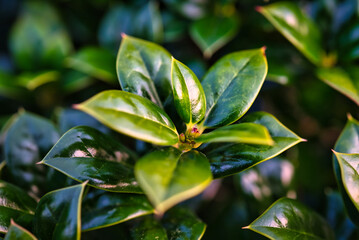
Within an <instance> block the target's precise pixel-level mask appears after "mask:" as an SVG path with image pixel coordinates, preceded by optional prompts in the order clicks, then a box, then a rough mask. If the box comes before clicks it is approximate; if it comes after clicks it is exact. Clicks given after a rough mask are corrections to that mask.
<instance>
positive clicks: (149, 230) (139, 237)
mask: <svg viewBox="0 0 359 240" xmlns="http://www.w3.org/2000/svg"><path fill="white" fill-rule="evenodd" d="M131 236H132V239H133V240H152V239H160V240H167V239H168V238H167V234H166V230H165V229H164V228H163V227H162V226H161V224H160V223H159V222H158V221H157V220H155V219H153V218H145V219H143V220H142V221H141V222H139V223H138V224H136V225H135V226H134V227H133V228H132V229H131Z"/></svg>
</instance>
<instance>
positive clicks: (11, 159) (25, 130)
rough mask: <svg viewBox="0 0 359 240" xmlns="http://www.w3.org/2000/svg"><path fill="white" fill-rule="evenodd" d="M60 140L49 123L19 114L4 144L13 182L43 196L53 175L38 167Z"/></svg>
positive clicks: (55, 130) (32, 116)
mask: <svg viewBox="0 0 359 240" xmlns="http://www.w3.org/2000/svg"><path fill="white" fill-rule="evenodd" d="M58 139H59V134H58V131H57V129H56V128H55V126H54V125H53V124H52V123H51V122H50V121H48V120H47V119H44V118H42V117H39V116H37V115H34V114H31V113H27V112H23V111H22V112H20V113H19V114H18V116H17V117H16V118H15V119H14V120H13V121H12V123H11V125H10V127H9V129H8V131H7V133H6V136H5V141H4V157H5V161H6V163H7V168H8V170H9V172H10V175H11V179H12V182H14V183H16V185H19V186H21V187H22V188H24V189H26V190H31V191H33V192H34V193H35V194H38V195H41V194H40V192H41V191H43V190H44V189H47V183H46V177H47V176H48V175H49V174H51V173H49V172H48V171H47V169H46V168H45V167H44V166H39V165H36V163H37V162H39V161H40V160H41V159H42V157H43V156H45V154H46V153H47V152H48V151H49V150H50V148H51V147H52V146H53V145H54V144H55V143H56V142H57V140H58ZM24 176H26V177H24ZM35 190H36V191H35Z"/></svg>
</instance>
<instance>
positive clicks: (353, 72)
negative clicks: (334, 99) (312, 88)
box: [317, 66, 359, 105]
mask: <svg viewBox="0 0 359 240" xmlns="http://www.w3.org/2000/svg"><path fill="white" fill-rule="evenodd" d="M317 76H318V78H319V79H320V80H322V81H323V82H325V83H326V84H328V85H329V86H331V87H332V88H334V89H335V90H337V91H339V92H341V93H342V94H344V95H345V96H347V97H348V98H350V99H351V100H353V101H354V102H355V103H356V104H357V105H359V83H358V78H359V68H358V67H355V66H354V67H351V68H347V69H343V68H339V67H336V68H319V69H318V70H317Z"/></svg>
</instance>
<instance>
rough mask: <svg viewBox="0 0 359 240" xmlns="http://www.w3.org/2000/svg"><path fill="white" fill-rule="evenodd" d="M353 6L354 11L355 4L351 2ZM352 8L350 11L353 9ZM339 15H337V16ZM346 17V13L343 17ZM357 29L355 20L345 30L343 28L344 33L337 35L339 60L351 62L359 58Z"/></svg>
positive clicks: (357, 23) (358, 26)
mask: <svg viewBox="0 0 359 240" xmlns="http://www.w3.org/2000/svg"><path fill="white" fill-rule="evenodd" d="M353 3H354V5H355V6H352V7H353V8H354V9H355V8H356V5H357V3H355V1H353ZM353 8H352V9H353ZM338 15H339V14H338ZM345 16H346V17H349V18H350V16H348V13H347V14H346V15H345ZM358 28H359V21H358V19H356V21H354V22H353V23H350V24H349V26H347V27H346V28H343V30H344V31H342V32H341V33H340V34H338V35H339V41H338V43H339V51H338V54H339V58H342V59H344V60H346V61H353V60H356V59H358V57H359V47H358V43H359V34H358Z"/></svg>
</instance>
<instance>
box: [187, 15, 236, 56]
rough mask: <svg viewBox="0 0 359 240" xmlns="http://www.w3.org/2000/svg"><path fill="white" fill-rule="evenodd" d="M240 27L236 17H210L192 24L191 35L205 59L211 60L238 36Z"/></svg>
mask: <svg viewBox="0 0 359 240" xmlns="http://www.w3.org/2000/svg"><path fill="white" fill-rule="evenodd" d="M209 26H210V27H209ZM238 27H239V21H238V18H237V17H236V16H235V15H234V16H229V17H218V16H208V17H205V18H202V19H200V20H197V21H195V22H194V23H192V25H191V26H190V34H191V37H192V39H193V40H194V41H195V43H196V44H197V45H198V46H199V47H200V49H201V50H202V52H203V55H204V57H205V58H210V57H211V56H212V55H213V54H214V53H215V52H216V51H217V50H218V49H220V48H221V47H223V46H224V45H226V43H228V42H229V41H230V40H231V39H232V38H233V37H234V36H235V35H236V34H237V32H238Z"/></svg>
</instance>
